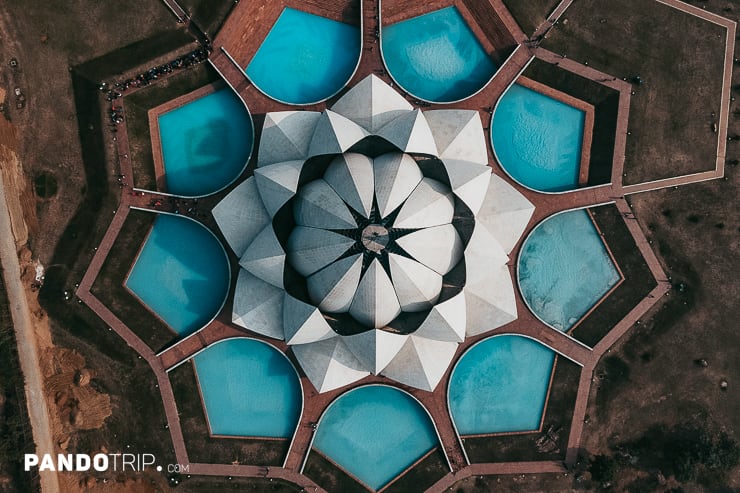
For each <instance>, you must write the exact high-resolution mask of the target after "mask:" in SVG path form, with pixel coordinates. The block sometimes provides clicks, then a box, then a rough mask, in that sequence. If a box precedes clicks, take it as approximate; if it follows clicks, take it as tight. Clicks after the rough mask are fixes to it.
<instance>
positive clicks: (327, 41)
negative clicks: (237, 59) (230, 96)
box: [244, 7, 362, 105]
mask: <svg viewBox="0 0 740 493" xmlns="http://www.w3.org/2000/svg"><path fill="white" fill-rule="evenodd" d="M361 49H362V20H360V27H357V26H353V25H350V24H345V23H342V22H338V21H335V20H332V19H327V18H326V17H321V16H319V15H315V14H310V13H308V12H303V11H301V10H296V9H292V8H289V7H286V8H285V9H283V12H282V13H281V14H280V16H279V17H278V19H277V21H276V22H275V24H274V25H273V26H272V29H270V32H269V33H268V34H267V36H266V37H265V39H264V41H262V44H261V45H260V47H259V48H258V49H257V53H255V55H254V57H252V60H251V61H250V62H249V65H247V68H246V69H244V72H245V73H246V75H247V77H248V78H249V80H250V82H251V83H252V84H253V85H254V86H255V87H256V88H257V89H258V90H259V91H260V92H262V93H263V94H265V95H266V96H267V97H269V98H272V99H274V100H276V101H278V102H281V103H285V104H291V105H310V104H315V103H319V102H321V101H325V100H327V99H329V98H331V97H332V96H334V95H336V94H337V93H338V92H339V91H341V90H342V89H343V88H344V86H346V85H347V83H348V82H349V81H350V79H352V76H353V75H354V73H355V72H356V71H357V67H359V65H360V57H361V54H362V53H361Z"/></svg>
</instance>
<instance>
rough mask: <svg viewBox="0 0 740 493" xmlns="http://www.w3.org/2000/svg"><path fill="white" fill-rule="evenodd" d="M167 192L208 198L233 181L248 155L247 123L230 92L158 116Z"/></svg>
mask: <svg viewBox="0 0 740 493" xmlns="http://www.w3.org/2000/svg"><path fill="white" fill-rule="evenodd" d="M158 120H159V138H160V141H161V143H162V158H163V160H164V171H165V182H166V185H167V192H168V193H172V194H175V195H184V196H189V197H194V196H200V195H209V194H212V193H214V192H217V191H219V190H221V189H222V188H224V187H225V186H226V185H228V184H229V183H231V182H232V181H234V180H235V179H236V178H237V177H238V176H239V175H240V174H241V173H242V171H243V170H244V168H245V167H246V166H247V161H248V160H249V156H250V154H251V152H252V119H251V118H250V116H249V112H248V111H247V109H246V108H245V107H244V104H243V103H242V102H241V100H240V99H239V97H238V96H237V95H236V94H234V92H233V91H232V90H231V89H221V90H220V91H216V92H214V93H211V94H208V95H206V96H203V97H202V98H198V99H196V100H195V101H191V102H190V103H187V104H185V105H183V106H180V107H179V108H177V109H174V110H172V111H169V112H167V113H164V114H162V115H160V116H159V119H158Z"/></svg>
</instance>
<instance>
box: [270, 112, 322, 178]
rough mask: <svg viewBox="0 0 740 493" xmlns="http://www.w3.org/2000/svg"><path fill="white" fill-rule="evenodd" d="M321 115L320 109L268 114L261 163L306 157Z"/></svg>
mask: <svg viewBox="0 0 740 493" xmlns="http://www.w3.org/2000/svg"><path fill="white" fill-rule="evenodd" d="M320 116H321V113H319V112H316V111H278V112H273V113H267V114H265V123H264V124H263V125H262V134H261V136H260V147H259V153H258V154H257V166H267V165H268V164H273V163H279V162H283V161H294V160H304V159H306V157H307V156H308V146H309V144H310V143H311V137H312V136H313V133H314V128H315V127H316V123H317V122H318V121H319V117H320Z"/></svg>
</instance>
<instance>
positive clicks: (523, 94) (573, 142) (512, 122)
mask: <svg viewBox="0 0 740 493" xmlns="http://www.w3.org/2000/svg"><path fill="white" fill-rule="evenodd" d="M584 121H585V113H584V112H583V111H582V110H579V109H578V108H574V107H573V106H569V105H567V104H565V103H562V102H560V101H558V100H556V99H553V98H551V97H549V96H545V95H544V94H540V93H539V92H537V91H533V90H532V89H529V88H526V87H523V86H520V85H518V84H514V85H513V86H511V88H509V90H508V91H506V93H505V94H504V95H503V96H502V97H501V100H500V101H499V103H498V106H497V107H496V112H495V113H494V114H493V122H492V124H491V141H492V143H493V148H494V151H495V152H496V157H497V158H498V161H499V163H500V164H501V166H503V168H504V169H505V170H506V171H507V173H509V174H510V175H511V177H512V178H514V179H515V180H516V181H518V182H519V183H521V184H522V185H524V186H526V187H529V188H532V189H534V190H539V191H542V192H560V191H564V190H573V189H575V188H578V174H579V170H580V166H581V146H582V143H583V126H584Z"/></svg>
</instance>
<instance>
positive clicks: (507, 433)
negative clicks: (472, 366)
mask: <svg viewBox="0 0 740 493" xmlns="http://www.w3.org/2000/svg"><path fill="white" fill-rule="evenodd" d="M505 336H509V337H511V336H514V337H521V338H523V339H529V340H531V341H534V342H536V343H538V344H539V345H541V346H543V347H545V348H547V349H549V350H550V351H552V352H553V355H554V358H553V362H552V369H551V370H550V378H549V381H548V383H547V391H546V393H545V402H544V403H543V405H542V410H541V413H542V414H541V416H540V420H539V421H540V422H539V425H538V427H537V428H536V429H533V430H520V431H500V432H493V433H473V434H469V435H464V434H461V433H460V430H458V428H457V423H455V417H454V415H453V414H452V408H451V407H450V384H451V383H452V377H453V375H454V374H455V370H456V369H457V365H458V364H459V363H460V361H462V359H463V358H464V357H465V355H466V354H467V353H468V352H470V350H472V349H473V348H474V347H476V346H477V345H478V344H481V343H483V342H485V341H489V340H491V339H493V338H494V337H505ZM558 357H560V358H565V359H568V357H567V356H565V355H563V354H560V353H559V352H557V351H556V350H554V349H553V348H551V347H550V346H548V345H547V344H545V343H544V342H542V341H540V340H538V339H534V338H532V337H528V336H526V335H523V334H516V333H505V332H499V333H495V334H490V335H489V336H488V337H483V338H482V339H479V340H478V341H476V342H475V343H473V344H471V345H470V346H468V347H467V348H465V350H464V351H463V352H462V353H460V356H459V357H458V358H457V359H456V360H455V364H454V365H453V366H452V369H451V370H450V377H449V379H448V380H447V389H446V401H447V412H448V413H449V415H450V419H451V420H452V424H453V426H454V428H455V433H456V434H457V437H458V440H460V443H461V445H462V448H463V450H464V451H465V460H466V461H467V462H468V464H471V462H470V459H469V458H468V452H467V450H465V439H466V438H485V437H506V436H513V435H529V434H534V433H542V428H543V426H544V423H545V415H546V414H547V405H548V403H549V402H550V391H551V390H552V384H553V378H554V376H555V368H556V366H557V363H558ZM574 363H575V362H574ZM576 364H577V363H576Z"/></svg>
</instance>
